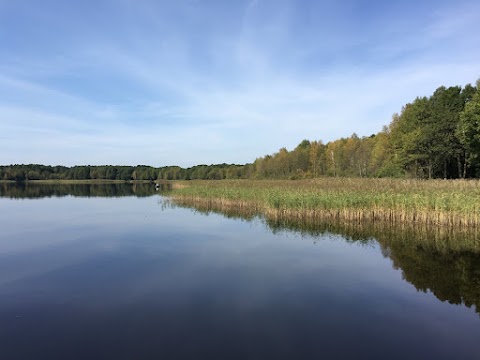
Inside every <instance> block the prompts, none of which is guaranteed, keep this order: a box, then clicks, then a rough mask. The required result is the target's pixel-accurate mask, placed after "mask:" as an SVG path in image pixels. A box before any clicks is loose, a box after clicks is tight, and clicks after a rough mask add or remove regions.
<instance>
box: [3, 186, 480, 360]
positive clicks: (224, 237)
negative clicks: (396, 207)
mask: <svg viewBox="0 0 480 360" xmlns="http://www.w3.org/2000/svg"><path fill="white" fill-rule="evenodd" d="M0 214H1V216H0V358H1V359H93V358H102V359H106V358H108V359H181V358H191V359H342V358H346V359H359V358H365V359H374V358H375V359H479V358H480V316H479V313H478V312H479V311H480V309H478V310H477V308H478V306H479V303H480V252H479V251H477V250H476V248H475V247H472V249H469V248H468V247H466V248H465V247H463V248H460V249H456V250H455V249H449V248H448V247H447V248H445V247H439V246H433V245H432V246H430V245H428V246H426V245H425V246H424V245H421V244H419V243H418V242H415V239H411V237H412V236H410V235H409V236H406V237H405V236H404V237H403V240H396V239H395V234H391V235H388V234H387V235H385V237H383V238H380V236H378V239H377V240H378V241H377V240H375V239H374V238H372V235H371V234H370V235H369V233H368V231H367V233H366V234H364V235H362V236H358V237H355V236H353V235H352V234H346V233H345V234H343V235H342V233H341V232H339V231H333V230H330V231H325V230H324V229H323V230H322V229H315V228H312V227H311V226H310V227H309V228H308V229H306V228H303V230H302V227H298V226H296V225H295V224H272V223H267V222H265V221H263V220H261V219H258V218H253V219H251V220H248V221H247V220H242V219H241V218H228V217H225V216H222V215H221V214H215V213H211V212H210V213H209V215H208V216H206V215H205V214H203V213H202V212H200V211H198V210H194V209H189V208H181V207H174V206H169V205H168V203H167V202H166V199H165V198H164V197H162V196H160V195H159V194H158V193H156V192H155V190H154V189H153V188H152V187H150V186H148V185H146V186H137V187H132V186H131V185H116V186H105V185H104V186H86V185H84V186H78V185H76V186H63V187H59V186H50V187H48V186H47V187H40V186H36V187H33V186H31V187H28V188H19V187H12V186H6V185H0ZM230 215H231V214H230ZM317 230H318V231H317ZM347 232H348V231H347ZM356 238H359V239H363V240H355V239H356ZM368 239H369V240H368ZM408 239H411V240H412V241H407V240H408ZM477 248H478V247H477Z"/></svg>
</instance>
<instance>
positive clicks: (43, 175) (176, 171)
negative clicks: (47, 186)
mask: <svg viewBox="0 0 480 360" xmlns="http://www.w3.org/2000/svg"><path fill="white" fill-rule="evenodd" d="M249 168H251V165H228V164H219V165H198V166H193V167H191V168H187V169H184V168H181V167H179V166H166V167H160V168H155V167H151V166H146V165H139V166H112V165H107V166H73V167H65V166H47V165H38V164H30V165H8V166H0V180H11V181H17V182H23V181H28V180H120V181H132V180H133V181H135V180H190V179H192V180H193V179H206V180H221V179H240V178H245V177H247V176H251V175H252V173H251V171H249Z"/></svg>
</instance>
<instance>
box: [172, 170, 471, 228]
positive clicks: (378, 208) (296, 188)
mask: <svg viewBox="0 0 480 360" xmlns="http://www.w3.org/2000/svg"><path fill="white" fill-rule="evenodd" d="M171 196H172V198H173V199H175V200H182V199H183V200H189V201H196V202H199V201H207V202H215V203H216V204H219V205H225V206H227V205H228V206H230V207H238V208H246V207H248V208H251V209H254V210H255V211H257V212H258V213H261V214H264V215H266V216H267V217H268V218H271V219H275V218H278V219H282V218H297V219H306V218H312V219H322V220H336V221H338V220H342V221H351V222H357V223H361V222H365V221H368V222H388V223H392V224H404V223H421V224H426V225H435V226H437V225H440V226H451V227H478V226H479V225H480V205H479V204H480V181H478V180H428V181H426V180H397V179H363V178H358V179H357V178H321V179H314V180H223V181H183V182H176V186H175V187H174V189H173V191H172V193H171Z"/></svg>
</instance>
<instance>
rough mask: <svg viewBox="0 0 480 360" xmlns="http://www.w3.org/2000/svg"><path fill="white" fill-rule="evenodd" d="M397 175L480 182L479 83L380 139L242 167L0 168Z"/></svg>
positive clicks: (106, 173) (438, 93)
mask: <svg viewBox="0 0 480 360" xmlns="http://www.w3.org/2000/svg"><path fill="white" fill-rule="evenodd" d="M320 176H333V177H399V178H418V179H432V178H441V179H459V178H463V179H464V178H478V177H480V79H479V80H478V81H477V83H476V86H472V85H470V84H468V85H466V86H464V87H462V86H452V87H448V88H447V87H445V86H441V87H439V88H438V89H436V90H435V92H434V93H433V94H432V95H431V96H429V97H417V98H416V99H415V100H414V101H413V102H411V103H408V104H406V105H405V106H403V108H402V110H401V112H400V113H399V114H394V115H393V116H392V120H391V122H390V124H389V125H388V126H384V127H383V129H382V130H381V131H380V132H378V133H377V134H372V135H371V136H364V137H359V136H357V135H356V134H355V133H354V134H352V135H351V136H349V137H346V138H341V139H338V140H335V141H331V142H328V143H326V144H324V143H323V142H322V141H321V140H313V141H310V140H303V141H302V142H300V144H299V145H298V146H297V147H296V148H295V149H293V150H290V151H289V150H287V149H286V148H282V149H280V150H279V151H278V152H276V153H274V154H272V155H266V156H263V157H259V158H257V159H256V160H255V161H254V162H253V163H250V164H245V165H236V164H216V165H197V166H193V167H190V168H182V167H179V166H164V167H158V168H156V167H151V166H146V165H138V166H112V165H105V166H88V165H87V166H73V167H65V166H46V165H38V164H30V165H19V164H15V165H6V166H0V180H12V181H17V182H22V181H28V180H86V179H92V180H95V179H102V180H122V181H132V180H194V179H202V180H220V179H304V178H315V177H320Z"/></svg>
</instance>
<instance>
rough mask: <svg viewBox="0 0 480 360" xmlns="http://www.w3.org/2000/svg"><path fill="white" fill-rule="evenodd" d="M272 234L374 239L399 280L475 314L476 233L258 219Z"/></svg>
mask: <svg viewBox="0 0 480 360" xmlns="http://www.w3.org/2000/svg"><path fill="white" fill-rule="evenodd" d="M171 205H172V206H180V207H191V208H193V209H195V210H196V211H197V212H200V213H202V214H205V215H208V214H210V213H216V214H221V215H223V216H225V217H227V218H237V219H243V220H247V221H250V220H252V219H254V218H255V217H256V216H257V215H256V213H255V212H254V211H252V210H251V209H245V208H242V209H235V208H233V207H232V206H228V207H221V206H216V205H215V204H211V203H209V204H208V205H205V204H204V203H189V202H188V201H182V202H181V203H180V202H177V203H174V202H172V203H171ZM263 221H264V222H265V224H266V225H267V227H268V228H269V229H270V230H271V231H272V232H274V233H278V232H283V231H292V232H295V233H300V234H302V235H304V236H311V237H312V240H313V241H314V242H315V241H316V240H315V238H317V237H321V236H323V235H325V234H338V235H341V236H342V237H344V238H345V241H351V242H363V243H368V242H371V241H377V242H378V244H379V245H380V246H381V250H382V254H383V255H384V256H385V257H388V258H390V259H391V260H392V262H393V266H394V268H396V269H401V270H402V274H403V278H404V279H405V280H407V281H408V282H409V283H411V284H412V285H414V286H415V288H416V289H417V290H419V291H423V292H427V291H431V292H432V293H433V294H434V295H435V296H436V297H437V298H438V299H439V300H441V301H448V302H449V303H451V304H463V305H465V306H467V307H472V306H474V307H475V309H476V311H477V313H478V314H479V315H480V234H478V231H477V230H476V229H465V228H462V229H458V230H456V229H452V228H431V227H424V226H421V225H418V224H417V225H411V226H405V225H403V226H391V225H390V224H385V223H368V224H358V223H351V222H350V223H349V222H341V221H339V222H335V223H332V222H329V223H325V222H319V221H316V220H312V219H310V218H305V219H268V218H267V219H263Z"/></svg>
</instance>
